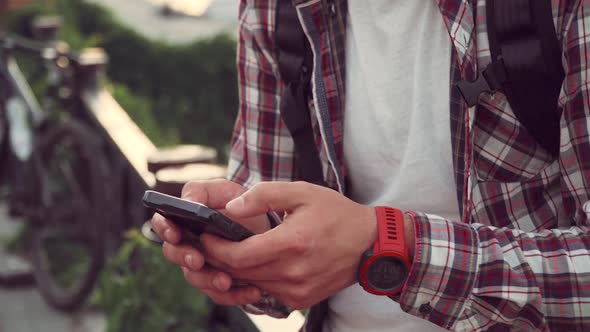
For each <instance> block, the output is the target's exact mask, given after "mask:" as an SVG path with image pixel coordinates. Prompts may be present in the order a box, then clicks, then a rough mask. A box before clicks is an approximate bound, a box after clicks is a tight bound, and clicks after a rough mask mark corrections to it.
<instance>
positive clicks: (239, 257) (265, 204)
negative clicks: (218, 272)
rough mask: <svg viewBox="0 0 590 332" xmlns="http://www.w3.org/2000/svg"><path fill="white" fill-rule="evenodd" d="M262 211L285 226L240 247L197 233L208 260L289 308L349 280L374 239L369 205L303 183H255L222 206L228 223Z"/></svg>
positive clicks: (318, 298) (324, 295) (325, 294)
mask: <svg viewBox="0 0 590 332" xmlns="http://www.w3.org/2000/svg"><path fill="white" fill-rule="evenodd" d="M268 211H284V212H286V216H285V218H284V222H283V223H282V224H281V225H279V226H278V227H276V228H274V229H272V230H270V231H267V232H266V233H262V234H258V235H255V236H253V237H251V238H248V239H246V240H244V241H241V242H232V241H227V240H224V239H221V238H218V237H215V236H212V235H209V234H203V235H202V236H201V241H202V244H203V246H204V248H205V250H206V256H207V262H208V263H209V264H211V265H213V266H215V267H217V268H219V269H222V270H225V271H227V272H229V274H230V275H231V276H232V277H233V278H234V280H235V279H239V280H241V281H245V282H246V283H248V284H253V285H255V286H258V287H259V288H260V289H263V290H265V291H268V292H269V293H270V294H271V295H273V296H275V297H277V298H278V299H280V300H282V301H283V302H284V303H286V304H287V305H289V306H291V307H293V308H295V309H301V308H306V307H309V306H310V305H312V304H315V303H317V302H319V301H321V300H322V299H325V298H327V297H328V296H330V295H332V294H335V293H336V292H338V291H340V290H342V289H344V288H346V287H348V286H350V285H352V284H353V283H354V282H356V280H357V278H356V272H357V268H358V264H359V260H360V257H361V255H362V253H363V252H364V251H365V250H367V249H369V248H370V247H371V245H372V243H373V242H374V241H375V240H376V239H377V223H376V216H375V211H374V209H373V208H372V207H369V206H365V205H361V204H357V203H355V202H353V201H351V200H349V199H348V198H346V197H345V196H343V195H341V194H340V193H338V192H336V191H334V190H331V189H328V188H324V187H321V186H316V185H312V184H309V183H306V182H266V183H260V184H257V185H256V186H254V187H253V188H252V189H250V190H249V191H247V192H246V193H244V194H242V195H241V196H240V197H238V198H236V199H234V200H233V201H231V202H229V203H228V204H227V206H226V214H227V215H228V216H229V217H230V218H231V217H234V218H247V217H250V216H257V215H260V214H263V213H266V212H268ZM187 278H190V274H189V275H187Z"/></svg>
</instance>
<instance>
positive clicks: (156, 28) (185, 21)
mask: <svg viewBox="0 0 590 332" xmlns="http://www.w3.org/2000/svg"><path fill="white" fill-rule="evenodd" d="M86 1H88V2H94V3H99V4H102V5H104V6H105V7H107V8H109V9H110V10H111V11H112V12H113V13H114V14H115V15H116V16H117V17H118V19H119V20H120V21H121V22H123V23H124V24H126V25H128V26H129V27H131V28H133V29H134V30H136V31H137V32H139V33H141V34H142V35H144V36H147V37H148V38H151V39H156V40H161V41H165V42H168V43H186V42H190V41H193V40H196V39H202V38H210V37H212V36H214V35H216V34H218V33H221V32H229V33H233V34H235V33H236V29H237V17H238V4H239V0H213V1H212V2H211V5H210V6H209V8H208V9H207V11H206V13H205V15H203V16H202V17H183V16H171V17H166V16H162V15H160V13H159V8H160V6H159V5H157V4H159V3H162V2H165V1H166V0H86ZM175 1H180V0H175ZM185 1H191V2H195V1H203V0H185Z"/></svg>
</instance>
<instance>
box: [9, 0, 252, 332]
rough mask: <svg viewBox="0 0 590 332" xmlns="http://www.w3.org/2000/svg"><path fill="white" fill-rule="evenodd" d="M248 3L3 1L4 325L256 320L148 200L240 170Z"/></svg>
mask: <svg viewBox="0 0 590 332" xmlns="http://www.w3.org/2000/svg"><path fill="white" fill-rule="evenodd" d="M238 2H239V1H237V0H0V37H1V38H2V39H1V40H0V42H1V43H0V44H1V45H2V49H1V52H2V53H0V60H1V63H0V69H1V70H0V101H1V102H2V104H1V105H0V146H1V150H0V173H1V174H0V181H1V182H0V332H29V331H44V332H54V331H55V332H62V331H64V332H69V331H77V332H78V331H79V332H87V331H113V332H114V331H147V332H149V331H154V332H155V331H158V332H159V331H234V330H242V331H249V330H252V329H253V328H254V327H253V325H252V323H251V322H249V321H248V320H247V318H244V317H245V315H243V314H242V313H241V312H238V313H237V314H236V312H234V311H231V310H229V311H228V310H226V309H224V308H217V307H215V306H213V305H212V304H211V303H209V301H208V300H207V299H206V298H205V297H204V296H202V295H200V294H199V293H198V292H197V291H196V290H194V289H192V288H191V287H189V286H187V284H186V283H185V282H184V279H183V276H182V273H181V271H180V270H179V269H178V268H176V267H174V266H172V265H171V264H168V263H166V262H165V261H164V259H163V258H162V255H161V250H160V247H159V245H157V244H154V243H153V242H151V241H150V240H148V239H147V238H146V237H149V236H150V232H149V224H144V222H145V221H146V220H148V219H149V217H150V214H151V212H150V211H146V209H145V208H144V207H143V206H142V205H141V203H140V198H141V195H142V193H143V191H144V190H147V189H157V190H161V191H166V192H168V193H170V194H174V195H178V194H179V190H180V188H181V186H182V183H184V182H186V181H188V180H190V179H209V178H217V177H223V176H225V166H224V165H225V163H226V161H227V153H228V148H229V142H230V135H231V131H232V127H233V123H234V120H235V115H236V111H237V107H238V93H237V82H236V78H237V73H236V67H235V62H236V60H235V58H236V45H235V43H236V29H237V11H238ZM15 63H16V64H17V66H18V67H15V65H14V64H15ZM15 68H18V70H17V69H15ZM21 74H22V76H21ZM29 88H30V89H29ZM27 91H28V92H31V95H29V94H28V92H27ZM19 119H20V120H19ZM146 227H147V228H146Z"/></svg>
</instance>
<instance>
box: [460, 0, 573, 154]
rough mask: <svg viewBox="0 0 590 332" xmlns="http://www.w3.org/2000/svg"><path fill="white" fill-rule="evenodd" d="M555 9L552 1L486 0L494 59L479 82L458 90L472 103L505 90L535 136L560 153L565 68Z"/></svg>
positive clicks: (553, 150) (521, 119) (523, 121)
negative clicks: (554, 18) (556, 27)
mask: <svg viewBox="0 0 590 332" xmlns="http://www.w3.org/2000/svg"><path fill="white" fill-rule="evenodd" d="M551 11H552V9H551V0H487V2H486V16H487V29H488V36H489V42H490V51H491V54H492V59H493V61H492V63H491V64H490V65H489V66H488V67H486V69H485V70H484V71H483V72H482V73H481V75H480V76H479V77H478V79H477V80H476V81H475V82H465V81H463V82H459V84H458V88H459V91H460V92H461V94H462V95H463V97H464V98H465V100H466V101H467V103H468V104H469V106H474V105H475V104H477V102H478V99H479V95H480V94H481V93H482V92H495V91H496V90H499V89H502V91H503V92H504V93H505V94H506V97H507V98H508V101H509V103H510V106H511V107H512V109H513V111H514V114H515V115H516V117H517V119H518V120H519V121H520V122H521V123H522V124H523V126H524V127H525V128H526V129H527V130H528V131H529V133H530V134H531V136H533V137H534V138H535V140H536V141H537V142H538V143H539V144H540V145H541V146H542V147H543V148H545V149H546V150H547V151H549V152H550V153H551V154H553V155H557V154H558V153H559V135H560V133H559V117H560V114H559V112H558V107H557V101H558V98H559V93H560V91H561V85H562V83H563V78H564V72H563V66H562V63H561V48H560V45H559V42H558V39H557V34H556V32H555V27H554V25H553V15H552V12H551Z"/></svg>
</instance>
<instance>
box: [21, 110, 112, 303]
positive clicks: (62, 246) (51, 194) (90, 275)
mask: <svg viewBox="0 0 590 332" xmlns="http://www.w3.org/2000/svg"><path fill="white" fill-rule="evenodd" d="M33 158H34V159H33V162H34V167H35V174H36V175H35V176H36V177H37V181H36V182H37V185H38V190H37V191H38V193H39V195H40V197H39V200H40V201H41V202H42V203H41V206H42V208H41V211H42V214H41V215H42V217H41V218H38V220H36V221H35V222H34V227H33V235H32V241H31V247H30V249H31V250H30V255H31V260H32V262H33V269H34V276H35V280H36V282H37V285H38V288H39V291H40V293H41V295H42V296H43V297H44V299H45V300H46V302H48V303H49V304H50V305H51V306H53V307H55V308H58V309H60V310H64V311H71V310H74V309H76V308H78V307H79V306H80V305H81V304H82V302H83V301H84V300H85V299H86V298H87V296H88V295H89V294H90V292H91V291H92V289H93V286H94V283H95V281H96V279H97V277H98V275H99V273H100V271H101V269H102V266H103V263H104V241H105V236H106V231H105V226H104V225H105V220H106V218H105V214H104V213H105V211H107V203H106V195H107V192H106V189H107V188H106V183H107V181H106V165H107V163H106V159H105V157H104V156H103V154H102V153H101V145H100V141H99V139H97V137H96V135H94V134H92V132H91V130H90V129H89V128H87V127H86V126H84V125H82V124H80V123H77V122H73V121H71V120H70V121H68V122H66V123H64V124H63V125H60V126H59V127H57V128H56V129H54V130H51V131H49V132H47V133H46V134H43V135H41V137H39V140H38V144H37V145H36V148H35V150H34V153H33Z"/></svg>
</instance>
